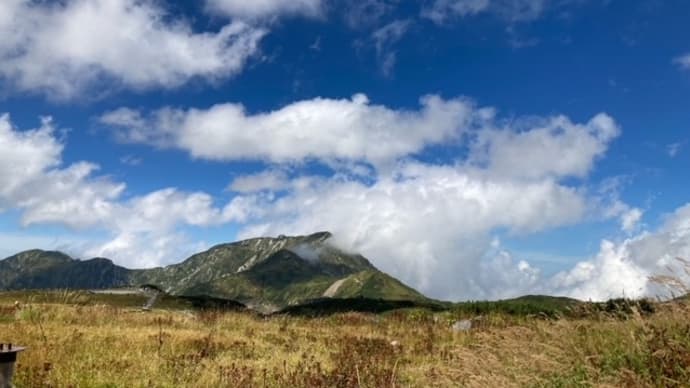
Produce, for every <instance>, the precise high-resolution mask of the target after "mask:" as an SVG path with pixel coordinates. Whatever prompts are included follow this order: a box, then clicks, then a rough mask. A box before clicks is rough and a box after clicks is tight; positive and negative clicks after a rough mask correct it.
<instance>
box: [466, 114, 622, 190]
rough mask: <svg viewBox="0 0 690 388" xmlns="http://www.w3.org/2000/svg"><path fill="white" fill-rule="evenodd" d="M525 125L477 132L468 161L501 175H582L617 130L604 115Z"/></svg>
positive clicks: (601, 154) (590, 167)
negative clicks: (578, 120)
mask: <svg viewBox="0 0 690 388" xmlns="http://www.w3.org/2000/svg"><path fill="white" fill-rule="evenodd" d="M527 124H528V125H530V129H529V130H527V131H516V130H515V129H516V128H515V127H516V126H515V123H512V125H511V126H510V127H509V128H503V129H496V130H486V131H482V132H480V134H479V136H478V137H477V141H476V143H475V144H474V145H473V148H472V154H471V160H472V161H473V162H474V163H479V164H485V165H486V166H487V168H488V169H489V170H491V171H492V172H493V173H496V174H498V175H501V176H510V177H524V178H541V177H548V176H551V177H554V176H557V177H565V176H573V177H584V176H586V175H587V174H588V173H589V171H590V170H591V169H592V166H593V164H594V162H595V161H596V160H597V159H598V158H599V157H601V156H603V154H604V152H605V151H606V149H607V146H608V143H609V142H610V141H611V140H612V139H613V138H615V137H617V136H618V135H619V133H620V129H619V128H618V126H617V125H616V123H615V122H614V120H613V119H612V118H611V117H610V116H608V115H606V114H599V115H596V116H595V117H594V118H592V119H591V120H590V121H589V122H587V123H585V124H575V123H573V122H571V121H570V120H569V119H568V118H567V117H564V116H558V117H552V118H548V119H545V120H538V122H536V123H535V122H530V123H527ZM522 125H524V124H522ZM517 126H518V127H519V126H521V125H520V124H518V125H517Z"/></svg>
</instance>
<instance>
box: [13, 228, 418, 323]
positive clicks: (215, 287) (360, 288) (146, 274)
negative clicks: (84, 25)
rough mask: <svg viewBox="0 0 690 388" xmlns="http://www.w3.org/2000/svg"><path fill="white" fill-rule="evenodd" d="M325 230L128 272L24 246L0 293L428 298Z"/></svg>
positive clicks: (286, 302) (285, 300) (252, 299)
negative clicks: (135, 290) (139, 291)
mask: <svg viewBox="0 0 690 388" xmlns="http://www.w3.org/2000/svg"><path fill="white" fill-rule="evenodd" d="M330 237H331V234H330V233H328V232H320V233H315V234H311V235H308V236H296V237H286V236H279V237H277V238H268V237H264V238H254V239H249V240H244V241H239V242H235V243H230V244H221V245H217V246H215V247H212V248H211V249H209V250H207V251H205V252H201V253H198V254H195V255H193V256H191V257H189V258H188V259H187V260H185V261H183V262H181V263H179V264H174V265H170V266H167V267H160V268H152V269H145V270H130V269H127V268H123V267H120V266H117V265H115V264H114V263H113V262H112V261H110V260H108V259H103V258H96V259H90V260H84V261H82V260H75V259H72V258H71V257H69V256H67V255H65V254H63V253H60V252H50V251H40V250H32V251H26V252H22V253H19V254H16V255H14V256H11V257H8V258H6V259H4V260H0V290H2V289H5V290H17V289H57V288H71V289H104V288H115V287H125V286H140V285H144V284H147V285H155V286H156V287H158V288H160V289H161V290H163V291H165V292H166V293H169V294H172V295H186V296H197V295H204V296H210V297H215V298H223V299H231V300H236V301H239V302H241V303H244V304H246V305H248V306H249V307H252V308H254V309H257V310H261V311H275V310H278V309H281V308H284V307H286V306H291V305H296V304H300V303H305V302H309V301H312V300H317V299H320V298H342V299H345V298H368V299H384V300H409V301H416V302H422V301H427V300H428V299H427V298H426V297H424V296H423V295H421V294H420V293H418V292H417V291H415V290H413V289H412V288H410V287H407V286H405V285H404V284H402V283H401V282H400V281H398V280H397V279H394V278H393V277H391V276H389V275H387V274H385V273H383V272H381V271H379V270H378V269H376V268H375V267H374V266H373V265H372V264H371V263H370V262H369V261H368V260H367V259H366V258H365V257H363V256H361V255H358V254H351V253H347V252H344V251H342V250H340V249H338V248H336V247H334V246H332V245H330V244H329V243H328V242H327V240H328V239H329V238H330Z"/></svg>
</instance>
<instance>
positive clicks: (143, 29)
mask: <svg viewBox="0 0 690 388" xmlns="http://www.w3.org/2000/svg"><path fill="white" fill-rule="evenodd" d="M0 15H2V16H0V36H2V37H3V39H2V40H0V80H2V81H3V83H5V86H6V88H13V89H17V90H19V91H25V92H35V93H42V94H45V95H46V96H48V97H49V98H52V99H71V98H77V97H80V98H84V97H85V98H94V97H97V96H94V94H93V93H94V92H95V88H94V86H95V85H98V84H100V83H102V82H106V83H107V84H108V85H110V86H115V87H125V88H130V89H134V90H142V89H151V88H175V87H178V86H180V85H182V84H184V83H186V82H188V81H189V80H191V79H193V78H204V79H207V80H211V81H213V80H216V79H222V78H226V77H229V76H232V75H234V74H237V73H238V72H239V71H241V70H242V68H243V67H244V65H245V63H246V61H247V59H248V58H249V57H250V56H251V55H253V54H254V53H255V52H256V50H257V44H258V42H259V41H260V39H261V38H262V36H263V35H264V34H265V31H264V30H262V29H256V28H252V27H250V26H247V25H245V24H242V23H240V22H233V23H231V24H228V25H226V26H225V27H223V28H222V29H220V31H218V32H204V33H197V32H194V31H192V29H191V27H190V26H189V25H188V24H187V23H186V22H185V21H184V20H180V19H177V20H175V19H173V20H169V19H170V15H168V14H166V12H165V10H164V9H162V8H161V7H160V6H159V5H158V3H157V2H142V1H137V0H122V1H110V0H67V1H64V2H36V1H31V0H11V1H3V2H2V3H0Z"/></svg>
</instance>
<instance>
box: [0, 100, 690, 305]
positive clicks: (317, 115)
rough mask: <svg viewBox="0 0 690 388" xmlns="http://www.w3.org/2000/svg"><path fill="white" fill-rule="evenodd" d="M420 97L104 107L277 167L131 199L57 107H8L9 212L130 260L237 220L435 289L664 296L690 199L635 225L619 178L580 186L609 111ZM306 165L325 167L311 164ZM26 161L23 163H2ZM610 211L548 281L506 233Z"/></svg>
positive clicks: (175, 140) (226, 154) (689, 241)
mask: <svg viewBox="0 0 690 388" xmlns="http://www.w3.org/2000/svg"><path fill="white" fill-rule="evenodd" d="M420 101H421V102H420V106H419V108H418V109H416V110H402V109H391V108H388V107H385V106H381V105H374V104H372V103H370V102H369V100H368V99H367V98H366V97H365V96H363V95H356V96H355V97H353V98H351V99H340V100H339V99H323V98H319V99H313V100H304V101H299V102H295V103H293V104H290V105H287V106H285V107H283V108H280V109H278V110H276V111H272V112H266V113H248V112H246V111H245V110H243V109H242V108H241V107H240V106H239V105H236V104H222V105H217V106H212V107H210V108H208V109H187V110H179V109H178V110H176V109H172V108H161V109H160V110H156V111H153V112H138V111H133V110H131V109H127V108H121V109H118V110H115V111H113V112H109V113H107V114H105V115H103V116H102V118H101V119H102V122H103V123H107V124H108V125H113V126H114V128H113V130H114V131H115V132H116V133H117V134H118V136H120V137H121V138H122V139H124V140H129V141H135V142H142V143H146V144H152V145H154V146H158V147H174V148H179V149H181V150H184V151H186V152H188V153H189V154H190V155H191V156H193V157H197V158H203V159H209V160H238V159H253V160H256V159H258V160H263V161H265V162H266V163H267V168H266V169H265V170H264V171H260V172H257V173H253V174H249V175H243V176H238V177H236V178H235V179H234V181H233V182H231V183H230V185H229V186H228V192H227V193H226V194H227V196H228V199H227V202H226V203H223V204H216V203H215V201H214V200H213V197H212V196H211V195H210V194H208V193H204V192H191V193H190V192H184V191H181V190H179V189H176V188H163V189H160V190H156V191H153V192H150V193H143V194H141V195H134V196H131V195H127V191H126V185H125V184H124V183H122V182H115V181H112V180H111V179H109V178H108V177H106V176H99V175H97V166H96V165H94V164H92V163H89V162H78V163H74V164H71V165H64V163H63V162H62V161H61V154H62V152H63V148H64V144H63V142H62V141H60V140H59V139H58V138H57V137H56V135H55V128H54V126H53V123H52V121H51V120H50V119H44V120H43V121H42V123H41V126H40V127H39V128H36V129H30V130H19V129H17V128H14V127H13V126H12V123H11V121H10V119H9V116H7V115H4V116H1V117H0V145H2V147H3V149H7V150H12V152H8V153H4V154H3V155H2V156H0V162H1V163H0V166H6V167H5V168H2V167H0V183H2V185H1V186H0V187H2V189H0V206H1V207H2V208H5V209H8V208H9V209H17V210H19V211H20V212H21V216H22V222H23V223H24V224H25V225H34V224H46V223H48V224H50V223H57V224H63V225H68V226H71V227H73V228H90V229H93V228H96V229H98V230H102V231H103V233H104V234H105V236H106V237H105V238H104V239H103V240H102V241H100V242H95V243H91V244H90V245H88V246H85V247H83V249H82V251H83V252H84V254H85V255H99V256H107V257H112V258H114V259H115V260H116V261H117V262H118V263H120V264H125V265H129V266H135V267H142V266H153V265H159V264H164V263H170V262H174V261H178V260H180V259H182V258H184V255H185V254H188V253H191V252H193V251H195V250H197V249H200V248H201V247H202V246H203V244H200V243H195V242H193V241H192V240H191V239H189V238H187V237H186V236H185V234H184V232H182V230H184V229H185V228H190V227H201V228H203V227H209V226H218V225H228V224H231V225H234V226H236V227H239V228H240V231H239V233H238V238H244V237H255V236H260V235H278V234H300V233H312V232H313V231H315V230H330V231H332V232H333V233H334V234H335V243H336V244H338V245H340V246H341V247H343V248H345V249H349V250H353V251H357V252H360V253H362V254H364V255H365V256H367V257H369V258H370V259H371V260H372V261H373V263H374V264H375V265H376V266H378V267H379V268H381V269H382V270H384V271H386V272H389V273H391V274H392V275H394V276H396V277H399V278H400V279H401V280H403V281H405V282H407V283H409V284H410V285H412V286H413V287H416V288H418V289H420V290H421V291H423V292H425V293H427V294H428V295H430V296H433V297H438V298H444V299H454V300H458V299H484V298H492V299H495V298H505V297H512V296H517V295H521V294H525V293H548V294H557V295H568V296H574V297H578V298H583V299H605V298H608V297H614V296H621V295H626V296H641V295H649V294H655V293H659V292H661V290H660V288H659V287H657V286H655V285H654V284H652V283H650V282H649V280H648V278H649V276H652V275H656V274H661V273H664V272H666V271H667V269H668V268H669V266H671V268H674V267H673V266H674V265H675V266H677V265H678V262H677V261H676V260H675V259H674V258H675V257H676V256H681V257H687V255H688V254H689V253H690V204H688V205H686V206H684V207H681V208H679V209H678V210H677V211H676V212H674V213H673V214H671V215H669V216H668V217H667V219H666V221H665V222H664V224H663V225H662V226H661V227H659V228H658V229H657V230H652V231H650V230H641V229H640V228H641V227H640V222H641V218H642V215H643V213H642V211H641V210H640V209H637V208H634V207H632V206H629V205H627V204H625V203H623V202H621V201H620V200H619V199H618V197H617V195H616V189H615V187H616V183H615V182H612V183H607V184H604V185H603V188H602V187H596V186H593V185H591V184H588V183H587V182H588V181H587V180H588V177H589V176H590V174H591V173H592V171H593V170H594V169H595V166H596V162H597V160H599V159H600V158H602V157H604V156H605V154H606V151H607V149H608V147H609V145H610V144H611V142H612V141H614V140H615V138H616V137H617V136H619V135H620V133H621V130H620V128H619V127H618V125H617V124H616V122H615V121H614V120H613V118H611V117H610V116H608V115H606V114H604V113H600V114H597V115H594V116H593V117H592V118H591V119H590V120H588V121H586V122H583V123H576V122H573V121H571V120H570V119H568V118H567V117H564V116H550V117H541V118H533V117H532V118H529V119H526V118H518V119H514V120H510V121H506V120H502V119H501V118H500V116H498V115H497V113H496V111H495V109H493V108H491V107H481V106H478V105H477V104H476V103H474V102H473V101H471V100H469V99H466V98H455V99H443V98H441V97H439V96H427V97H423V98H422V99H421V100H420ZM301 131H302V132H301ZM449 142H451V143H453V144H455V146H456V147H457V149H458V150H460V151H458V157H457V159H455V160H453V161H448V162H443V163H440V162H429V161H424V158H423V155H422V154H423V151H424V150H425V149H426V148H428V147H433V146H435V145H437V144H440V143H443V144H444V146H448V143H449ZM212 143H220V144H222V147H218V146H217V144H212ZM206 147H209V148H206ZM310 160H312V161H316V162H317V163H321V164H323V165H324V166H330V167H331V169H332V172H331V173H326V174H323V173H322V174H318V175H317V174H315V173H313V171H312V170H310V169H308V168H304V167H303V163H305V162H307V161H310ZM19 165H23V166H26V167H25V169H24V170H19V169H17V168H11V167H7V166H19ZM39 187H40V190H38V189H37V188H39ZM601 217H604V218H608V219H615V220H618V221H620V223H621V233H624V234H621V237H618V238H615V236H614V238H612V239H609V240H604V241H602V244H601V249H600V252H599V253H598V254H597V255H596V256H595V257H592V258H591V259H588V260H585V261H582V262H580V263H577V264H576V265H575V266H573V268H572V269H570V270H567V271H563V272H561V273H558V274H556V275H555V276H552V277H544V276H543V275H542V274H541V272H540V270H539V268H536V267H534V266H533V265H531V264H530V258H529V257H516V256H515V255H514V254H512V253H511V252H509V251H508V250H506V249H505V248H503V246H502V245H501V242H500V240H499V239H498V238H497V236H498V235H499V233H502V234H507V235H529V234H534V233H539V232H541V231H547V230H552V229H554V228H559V227H563V226H567V225H574V224H580V223H586V222H592V221H593V220H597V219H600V218H601ZM678 268H679V267H678ZM681 275H683V273H681ZM683 276H685V275H683Z"/></svg>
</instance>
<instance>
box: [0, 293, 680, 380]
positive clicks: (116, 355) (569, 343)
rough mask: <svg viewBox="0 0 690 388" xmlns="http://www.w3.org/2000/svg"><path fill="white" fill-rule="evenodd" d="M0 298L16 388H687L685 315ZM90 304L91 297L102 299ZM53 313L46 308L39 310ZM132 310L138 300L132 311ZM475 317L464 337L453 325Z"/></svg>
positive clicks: (669, 308) (676, 306)
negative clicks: (221, 307) (294, 312)
mask: <svg viewBox="0 0 690 388" xmlns="http://www.w3.org/2000/svg"><path fill="white" fill-rule="evenodd" d="M18 295H19V294H2V293H0V342H9V341H12V342H14V343H17V344H21V345H25V346H28V347H29V350H27V351H26V352H25V353H24V354H22V355H21V356H20V359H19V364H18V370H17V374H16V377H15V383H16V384H17V386H18V387H44V386H45V387H69V386H72V387H180V386H190V387H194V386H198V387H220V386H227V387H245V386H258V387H264V386H266V387H319V386H322V387H331V386H333V387H360V386H361V387H385V386H413V387H454V386H470V387H487V386H495V387H497V386H500V387H504V386H506V387H510V386H520V387H523V386H526V387H588V386H608V387H620V386H630V387H638V386H642V387H644V386H651V387H674V386H675V387H687V386H690V384H689V383H688V382H689V381H690V308H689V307H687V306H686V305H685V303H684V302H683V301H676V302H674V303H670V304H665V305H659V306H656V312H655V313H653V314H648V315H646V314H640V312H639V311H638V309H637V308H632V309H631V310H630V311H631V312H630V313H629V314H624V315H621V314H618V313H616V314H610V313H607V312H606V311H602V310H599V309H597V310H596V311H595V310H588V311H589V313H583V314H580V315H579V316H578V317H570V318H563V317H560V318H552V317H548V316H542V315H539V314H536V315H519V314H509V313H506V312H504V311H502V310H497V311H491V310H488V309H486V308H485V307H482V309H481V311H482V314H483V315H481V316H479V318H477V315H476V312H474V311H475V310H476V308H473V309H471V310H472V311H466V310H463V309H456V310H455V311H446V312H429V311H424V310H399V311H394V312H389V313H386V314H382V315H373V314H361V313H340V314H335V315H331V316H328V317H317V318H306V317H294V316H293V317H291V316H271V317H262V316H259V315H256V314H252V313H248V312H220V311H193V310H181V309H172V308H171V309H169V310H163V309H161V310H154V311H152V312H141V311H139V310H138V309H136V308H133V307H130V306H127V304H126V303H124V302H122V301H120V302H118V303H106V302H108V301H106V300H101V299H97V300H96V303H94V302H93V301H91V300H87V299H85V298H87V297H85V296H84V295H82V294H72V293H61V294H53V295H52V296H51V297H50V298H47V297H46V295H45V294H44V295H42V296H27V295H21V296H22V297H23V299H22V300H20V302H21V303H22V307H21V308H20V309H15V307H14V299H15V298H17V297H18ZM99 298H100V297H99ZM48 302H50V303H48ZM138 303H139V301H137V304H138ZM463 318H477V319H475V320H474V328H473V329H472V330H470V331H468V332H453V330H451V324H452V323H453V322H454V321H455V320H457V319H463Z"/></svg>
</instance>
